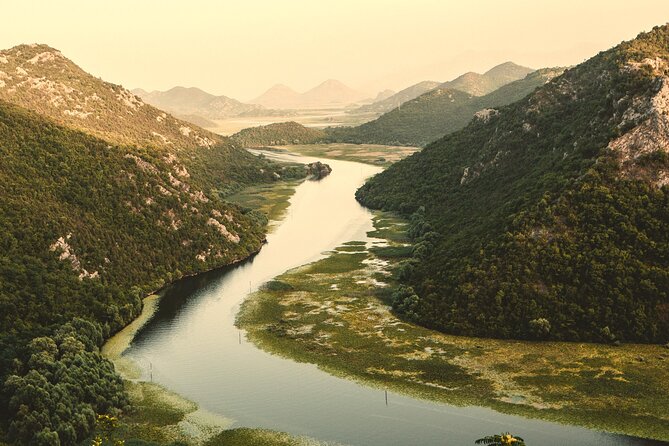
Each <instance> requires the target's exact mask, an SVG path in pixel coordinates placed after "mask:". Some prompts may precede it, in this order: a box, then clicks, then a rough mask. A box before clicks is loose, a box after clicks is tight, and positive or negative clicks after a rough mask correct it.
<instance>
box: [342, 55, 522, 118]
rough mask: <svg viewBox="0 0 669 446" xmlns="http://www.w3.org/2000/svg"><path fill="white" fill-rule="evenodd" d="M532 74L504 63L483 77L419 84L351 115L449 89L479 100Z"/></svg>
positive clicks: (382, 109)
mask: <svg viewBox="0 0 669 446" xmlns="http://www.w3.org/2000/svg"><path fill="white" fill-rule="evenodd" d="M532 71H533V70H532V69H531V68H527V67H522V66H520V65H517V64H515V63H513V62H505V63H503V64H500V65H497V66H495V67H493V68H491V69H490V70H488V71H486V72H485V73H483V74H479V73H474V72H469V73H465V74H463V75H461V76H458V77H457V78H455V79H453V80H452V81H448V82H442V83H440V82H435V81H423V82H419V83H417V84H414V85H412V86H410V87H407V88H405V89H404V90H401V91H400V92H398V93H396V94H394V95H391V96H388V97H387V98H384V99H380V100H379V99H377V100H375V101H374V102H373V103H371V104H366V105H363V106H361V107H359V108H357V109H356V110H355V112H360V113H368V112H374V113H379V114H381V113H386V112H389V111H391V110H392V109H394V108H397V107H399V106H400V105H402V104H404V103H405V102H407V101H410V100H412V99H414V98H417V97H418V96H420V95H422V94H424V93H427V92H428V91H430V90H434V89H435V88H442V89H445V88H451V89H454V90H460V91H463V92H465V93H469V94H470V95H472V96H483V95H486V94H488V93H490V92H492V91H495V90H497V89H498V88H499V87H501V86H503V85H506V84H508V83H509V82H513V81H516V80H518V79H522V78H524V77H525V76H527V75H528V74H529V73H531V72H532Z"/></svg>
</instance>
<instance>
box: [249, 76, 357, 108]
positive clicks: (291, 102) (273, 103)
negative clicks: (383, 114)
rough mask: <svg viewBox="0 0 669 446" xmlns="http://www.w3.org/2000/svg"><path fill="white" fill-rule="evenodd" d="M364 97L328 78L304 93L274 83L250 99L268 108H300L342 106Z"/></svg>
mask: <svg viewBox="0 0 669 446" xmlns="http://www.w3.org/2000/svg"><path fill="white" fill-rule="evenodd" d="M363 99H365V95H364V94H363V93H360V92H358V91H356V90H353V89H352V88H350V87H347V86H346V85H344V84H343V83H341V82H339V81H337V80H334V79H329V80H326V81H325V82H323V83H321V84H319V85H317V86H316V87H314V88H312V89H311V90H308V91H306V92H304V93H298V92H296V91H294V90H292V89H291V88H290V87H287V86H285V85H281V84H278V85H275V86H273V87H271V88H270V89H269V90H267V91H266V92H265V93H263V94H262V95H260V96H258V97H257V98H255V99H254V100H252V101H251V103H253V104H260V105H262V106H264V107H268V108H277V109H301V108H321V107H323V108H327V107H343V106H346V105H349V104H352V103H355V102H358V101H361V100H363Z"/></svg>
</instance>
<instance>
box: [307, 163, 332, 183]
mask: <svg viewBox="0 0 669 446" xmlns="http://www.w3.org/2000/svg"><path fill="white" fill-rule="evenodd" d="M305 167H306V169H307V175H310V176H311V178H312V179H314V180H320V179H322V178H325V177H326V176H328V175H330V173H331V172H332V167H330V166H329V165H327V164H324V163H321V162H320V161H316V162H313V163H309V164H306V165H305Z"/></svg>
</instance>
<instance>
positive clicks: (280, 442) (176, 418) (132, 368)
mask: <svg viewBox="0 0 669 446" xmlns="http://www.w3.org/2000/svg"><path fill="white" fill-rule="evenodd" d="M299 183H300V181H290V182H282V183H274V184H272V185H261V186H254V187H250V188H246V189H244V190H242V191H240V192H239V193H237V194H235V195H234V196H232V197H228V200H229V201H232V202H235V203H237V204H240V205H242V206H244V207H247V208H249V209H253V210H257V211H260V212H262V213H264V214H265V215H266V216H267V217H268V219H269V220H270V222H276V221H277V220H280V219H281V217H282V214H283V212H284V211H285V209H286V208H287V207H288V201H289V199H290V197H292V195H293V193H294V191H295V188H296V187H297V185H299ZM159 301H160V297H159V296H158V295H151V296H148V297H146V298H145V299H144V301H143V309H142V313H141V314H140V316H139V317H138V318H136V319H135V320H134V321H133V322H131V323H130V324H129V325H127V326H126V327H125V328H124V329H123V330H121V331H120V332H118V333H117V334H116V335H115V336H113V337H112V338H111V339H109V340H108V341H107V342H106V343H105V345H104V346H103V348H102V354H103V355H104V356H105V357H106V358H108V359H109V360H111V361H112V362H113V363H114V366H115V369H116V371H117V373H119V374H120V375H121V376H122V377H123V379H124V380H125V385H126V390H127V392H128V395H129V397H130V410H129V411H127V412H126V413H124V414H123V416H121V417H120V418H119V425H118V427H117V429H116V432H115V435H116V438H119V439H126V443H125V444H126V445H127V446H132V445H137V446H152V445H175V446H176V445H188V446H191V445H193V446H195V445H197V446H222V445H234V446H256V445H268V446H312V445H319V444H321V443H319V442H318V441H316V440H313V439H310V438H307V437H295V436H291V435H289V434H286V433H283V432H276V431H271V430H267V429H250V428H234V429H231V428H230V427H231V426H232V425H233V422H234V420H231V419H228V418H225V417H224V416H220V415H218V414H215V413H212V412H208V411H206V410H203V409H201V408H199V407H198V405H197V404H195V403H194V402H192V401H189V400H187V399H185V398H182V397H181V396H179V395H177V394H175V393H173V392H170V391H169V390H167V389H166V388H164V387H162V386H160V385H158V384H155V383H149V382H144V381H141V379H142V374H141V369H140V368H139V366H138V365H137V364H136V363H134V362H133V361H132V360H131V359H129V358H127V357H125V356H124V355H123V353H124V352H125V351H126V350H127V349H128V347H129V346H130V344H131V342H132V340H133V339H134V337H135V336H136V334H137V333H138V332H139V330H140V329H141V328H142V326H143V325H144V324H145V323H147V322H148V321H149V320H150V319H151V318H152V317H153V315H154V313H155V311H156V309H157V307H158V304H159Z"/></svg>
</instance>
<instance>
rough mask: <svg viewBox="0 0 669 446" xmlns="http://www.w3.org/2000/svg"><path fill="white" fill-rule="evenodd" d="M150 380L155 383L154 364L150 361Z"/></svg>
mask: <svg viewBox="0 0 669 446" xmlns="http://www.w3.org/2000/svg"><path fill="white" fill-rule="evenodd" d="M149 378H150V379H151V382H153V363H152V362H151V361H149Z"/></svg>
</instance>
